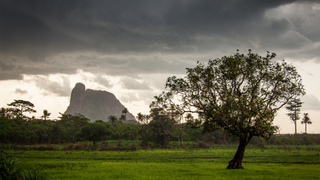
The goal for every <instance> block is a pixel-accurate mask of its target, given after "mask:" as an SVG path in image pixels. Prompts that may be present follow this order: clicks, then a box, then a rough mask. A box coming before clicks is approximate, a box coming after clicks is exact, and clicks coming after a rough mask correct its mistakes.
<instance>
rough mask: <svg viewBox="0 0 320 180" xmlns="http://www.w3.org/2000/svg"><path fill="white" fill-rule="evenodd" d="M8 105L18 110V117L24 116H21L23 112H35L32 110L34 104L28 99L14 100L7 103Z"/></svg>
mask: <svg viewBox="0 0 320 180" xmlns="http://www.w3.org/2000/svg"><path fill="white" fill-rule="evenodd" d="M8 106H14V107H16V109H18V110H19V113H18V117H19V118H25V116H23V112H29V113H35V112H37V111H36V110H34V109H33V108H34V104H33V103H31V102H30V101H24V100H14V102H12V103H10V104H8Z"/></svg>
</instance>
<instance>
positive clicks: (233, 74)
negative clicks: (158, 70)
mask: <svg viewBox="0 0 320 180" xmlns="http://www.w3.org/2000/svg"><path fill="white" fill-rule="evenodd" d="M275 56H276V54H274V53H272V54H270V53H269V52H268V53H267V55H266V56H265V57H262V56H259V55H258V54H254V53H252V52H251V50H249V53H248V54H247V55H244V54H240V53H239V52H237V53H235V54H234V55H231V56H224V57H222V58H218V59H214V60H209V62H208V64H207V65H205V64H203V63H199V62H198V64H197V66H196V67H195V68H187V76H186V77H185V78H177V77H175V76H173V77H169V78H168V79H167V82H166V88H168V89H169V91H168V92H163V93H162V94H161V95H159V96H156V97H155V101H154V102H153V103H152V104H151V105H152V107H159V108H163V109H168V108H170V109H171V108H175V109H176V111H177V112H179V113H181V114H183V113H193V114H197V115H198V118H195V119H193V121H192V118H189V119H190V121H189V125H191V126H193V127H202V128H203V132H212V131H215V130H218V129H223V130H224V132H226V133H229V134H231V135H233V136H236V137H238V138H239V146H238V149H237V151H236V153H235V155H234V157H233V159H232V160H231V161H229V165H228V166H227V169H236V168H243V167H242V159H243V157H244V152H245V148H246V146H247V145H248V143H249V142H250V140H251V139H252V138H253V137H254V136H258V137H262V138H265V139H269V138H270V137H271V135H272V134H274V133H275V132H276V131H277V127H276V126H274V125H273V120H274V117H275V115H276V113H277V112H278V110H279V109H280V108H281V107H283V106H284V105H286V104H287V103H288V102H289V101H290V100H292V99H295V98H297V97H298V96H300V95H303V94H305V91H304V87H303V85H302V83H301V81H302V80H301V76H300V75H299V74H298V73H297V71H296V68H295V67H293V66H292V65H289V64H287V63H286V62H285V61H283V62H282V63H279V62H277V61H273V60H272V59H274V58H275ZM179 102H181V103H179Z"/></svg>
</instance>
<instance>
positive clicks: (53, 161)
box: [17, 145, 320, 180]
mask: <svg viewBox="0 0 320 180" xmlns="http://www.w3.org/2000/svg"><path fill="white" fill-rule="evenodd" d="M233 146H234V145H233ZM311 147H312V148H311ZM318 148H319V147H318V146H305V145H299V146H286V147H284V146H268V145H267V146H265V148H261V147H256V146H252V147H249V148H248V149H247V150H246V152H245V158H244V161H243V166H244V168H245V169H244V170H225V167H226V166H227V163H228V161H229V160H231V159H232V157H233V155H234V153H235V150H236V149H235V147H231V145H230V146H228V145H215V147H214V148H208V149H197V148H185V149H145V150H144V149H140V150H137V151H92V150H91V151H90V150H77V151H74V150H70V151H69V150H67V151H17V153H18V155H19V158H21V159H23V160H24V162H25V165H27V166H31V165H32V166H38V167H42V168H45V169H47V172H48V174H49V175H50V176H51V177H53V178H57V179H61V180H63V179H80V180H81V179H318V178H319V177H320V172H319V169H320V156H319V154H320V151H319V149H318Z"/></svg>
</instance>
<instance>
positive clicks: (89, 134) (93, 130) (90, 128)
mask: <svg viewBox="0 0 320 180" xmlns="http://www.w3.org/2000/svg"><path fill="white" fill-rule="evenodd" d="M110 134H111V133H110V131H108V130H107V128H106V126H105V125H104V124H103V123H100V122H95V123H88V124H86V125H85V126H83V127H82V128H81V135H82V137H83V138H84V139H85V140H89V141H92V142H93V145H96V142H97V141H101V140H102V139H103V137H104V136H106V135H110Z"/></svg>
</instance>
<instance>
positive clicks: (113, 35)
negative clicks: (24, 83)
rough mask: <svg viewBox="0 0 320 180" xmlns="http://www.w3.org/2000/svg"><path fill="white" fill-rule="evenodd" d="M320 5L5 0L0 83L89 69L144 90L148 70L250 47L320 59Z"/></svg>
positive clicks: (172, 68)
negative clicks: (137, 85) (145, 75)
mask: <svg viewBox="0 0 320 180" xmlns="http://www.w3.org/2000/svg"><path fill="white" fill-rule="evenodd" d="M317 2H318V1H312V0H310V1H297V0H282V1H278V0H271V1H270V0H269V1H256V0H243V1H240V0H217V1H207V0H200V1H199V0H187V1H185V0H184V1H170V0H165V1H148V0H137V1H124V0H117V1H103V0H94V1H85V0H70V1H65V0H55V1H41V0H26V1H17V0H2V1H1V6H0V8H1V9H0V13H1V15H0V22H1V31H0V38H1V41H0V47H1V48H0V70H1V71H0V80H8V79H22V78H23V75H49V74H56V73H60V74H75V73H76V72H77V70H79V69H81V70H83V71H85V72H91V73H94V74H99V76H100V75H101V76H103V75H111V76H125V77H131V78H134V79H135V80H133V81H130V80H129V79H128V78H123V84H124V86H125V87H126V88H129V89H137V87H136V86H135V85H132V83H134V82H135V81H136V80H139V75H141V74H157V73H160V74H161V73H163V74H166V73H169V74H170V73H181V74H183V73H184V72H185V67H190V66H191V67H192V66H194V64H195V62H196V61H197V60H201V61H202V60H204V61H206V60H208V59H209V58H217V57H221V56H222V55H228V54H230V53H233V52H235V50H236V49H240V50H242V52H245V51H246V50H247V49H249V48H251V49H253V50H254V51H255V52H261V53H264V52H266V51H267V50H269V51H272V52H276V53H277V54H278V55H279V57H280V58H285V57H288V58H290V59H292V60H297V61H306V60H311V59H314V60H316V61H318V62H320V59H319V57H320V25H319V19H320V8H319V7H320V5H319V3H317ZM99 76H98V77H97V79H96V81H97V82H100V83H102V84H103V85H104V86H106V87H110V86H112V84H110V82H109V81H108V80H107V79H103V77H99ZM130 83H131V84H130ZM139 83H141V84H140V85H142V86H143V87H142V86H141V88H143V89H147V88H148V87H149V85H148V84H144V83H143V82H142V81H139ZM53 91H54V93H58V94H64V92H58V91H59V90H58V89H54V90H53Z"/></svg>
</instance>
